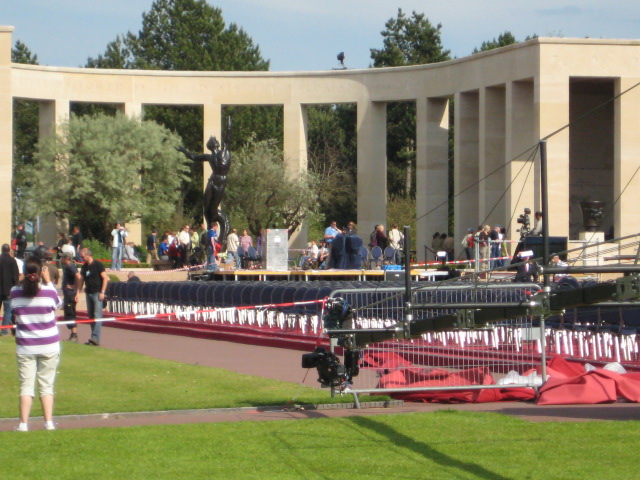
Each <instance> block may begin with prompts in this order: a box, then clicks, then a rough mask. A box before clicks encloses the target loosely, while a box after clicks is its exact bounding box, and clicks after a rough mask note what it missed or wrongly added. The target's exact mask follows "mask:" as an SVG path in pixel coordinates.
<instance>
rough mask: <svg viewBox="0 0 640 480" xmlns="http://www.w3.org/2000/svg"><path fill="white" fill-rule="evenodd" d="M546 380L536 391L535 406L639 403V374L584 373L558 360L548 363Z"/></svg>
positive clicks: (596, 371) (572, 364)
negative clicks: (537, 395)
mask: <svg viewBox="0 0 640 480" xmlns="http://www.w3.org/2000/svg"><path fill="white" fill-rule="evenodd" d="M548 365H549V366H548V369H547V374H548V375H549V376H550V378H549V379H548V380H547V381H546V382H545V384H544V385H543V386H542V387H541V388H540V392H539V393H540V396H539V397H538V401H537V402H536V403H537V404H538V405H571V404H592V403H612V402H616V401H617V400H618V398H624V399H625V400H628V401H630V402H640V374H639V373H623V374H620V373H615V372H612V371H609V370H606V369H604V368H598V369H596V370H591V371H589V372H587V371H586V370H585V368H584V366H583V365H581V364H579V363H573V362H567V361H566V360H565V359H564V358H562V357H555V358H553V359H552V360H551V361H550V362H549V364H548Z"/></svg>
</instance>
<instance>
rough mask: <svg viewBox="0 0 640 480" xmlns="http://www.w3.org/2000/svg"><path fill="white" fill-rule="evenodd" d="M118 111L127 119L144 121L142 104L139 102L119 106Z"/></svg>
mask: <svg viewBox="0 0 640 480" xmlns="http://www.w3.org/2000/svg"><path fill="white" fill-rule="evenodd" d="M118 111H120V112H121V113H123V114H125V115H126V116H127V117H131V118H137V119H138V120H142V104H141V103H137V102H125V103H120V104H119V105H118Z"/></svg>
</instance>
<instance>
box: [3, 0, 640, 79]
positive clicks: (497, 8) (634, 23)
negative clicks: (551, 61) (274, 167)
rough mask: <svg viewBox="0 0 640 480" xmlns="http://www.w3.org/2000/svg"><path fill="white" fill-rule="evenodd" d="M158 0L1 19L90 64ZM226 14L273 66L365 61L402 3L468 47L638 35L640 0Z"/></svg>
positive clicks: (50, 50) (63, 0) (412, 0)
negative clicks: (504, 37) (508, 40)
mask: <svg viewBox="0 0 640 480" xmlns="http://www.w3.org/2000/svg"><path fill="white" fill-rule="evenodd" d="M152 3H153V0H109V1H105V0H0V25H3V26H6V25H11V26H13V27H14V28H15V30H14V32H13V43H14V45H15V42H16V41H17V40H20V41H21V42H22V43H24V44H26V45H27V47H28V48H29V49H30V50H31V52H32V53H33V54H35V55H37V56H38V62H39V63H40V64H41V65H50V66H59V67H81V66H84V65H85V64H86V62H87V59H88V58H89V57H94V58H95V57H97V56H98V55H99V54H101V53H104V51H105V49H106V46H107V44H108V43H109V42H111V41H112V40H114V39H115V38H116V36H117V35H118V34H125V33H127V32H128V31H131V32H134V33H137V32H138V31H139V30H140V28H141V27H142V13H143V12H148V11H149V10H150V8H151V5H152ZM209 3H210V4H211V5H213V6H215V7H218V8H220V9H221V10H222V16H223V18H224V20H225V22H226V23H227V25H228V24H230V23H235V24H237V25H238V26H239V27H241V28H243V29H244V30H245V31H246V32H247V34H248V35H249V36H250V37H251V38H252V39H253V42H254V44H257V45H258V46H259V47H260V52H261V54H262V57H263V58H265V59H268V60H270V62H271V68H270V70H271V71H318V70H330V69H332V68H336V67H338V66H339V62H338V60H337V58H336V56H337V54H338V53H339V52H344V54H345V61H344V64H345V66H346V67H347V68H350V69H358V68H368V67H369V66H370V63H371V56H370V49H372V48H376V49H380V48H382V46H383V45H382V40H383V38H382V35H380V32H381V31H382V30H384V28H385V23H386V21H387V20H389V19H390V18H395V17H396V15H397V12H398V8H402V10H403V11H404V12H405V13H407V14H408V15H410V14H411V12H412V11H414V10H415V11H416V12H418V13H424V14H425V15H426V16H427V18H428V19H429V20H430V21H431V23H432V24H434V25H437V24H442V31H441V33H442V43H443V46H444V48H445V49H448V50H450V51H451V55H452V56H454V57H465V56H467V55H469V54H471V52H472V51H473V49H474V48H476V47H478V48H479V47H480V45H481V44H482V42H483V41H487V40H492V39H493V38H496V37H497V36H498V35H500V34H501V33H503V32H505V31H510V32H511V33H513V35H514V36H515V37H516V39H518V40H523V39H524V38H526V37H527V36H530V35H534V34H537V35H538V36H541V37H546V36H550V37H566V38H585V37H591V38H617V39H631V38H640V1H638V0H611V1H608V2H605V1H602V0H572V1H564V0H550V1H549V0H537V1H522V0H488V1H486V2H479V1H477V0H449V1H431V2H430V1H427V0H396V2H393V1H390V0H341V1H337V0H320V1H309V0H209Z"/></svg>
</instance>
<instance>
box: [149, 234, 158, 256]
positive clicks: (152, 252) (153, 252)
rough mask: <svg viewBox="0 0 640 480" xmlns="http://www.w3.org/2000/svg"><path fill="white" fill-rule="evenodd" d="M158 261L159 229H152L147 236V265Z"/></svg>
mask: <svg viewBox="0 0 640 480" xmlns="http://www.w3.org/2000/svg"><path fill="white" fill-rule="evenodd" d="M151 260H158V229H157V228H152V229H151V233H150V234H149V235H148V236H147V263H151Z"/></svg>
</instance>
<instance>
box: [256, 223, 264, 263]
mask: <svg viewBox="0 0 640 480" xmlns="http://www.w3.org/2000/svg"><path fill="white" fill-rule="evenodd" d="M263 245H264V230H262V229H260V232H258V238H256V252H257V254H258V258H262V253H263V252H262V247H263Z"/></svg>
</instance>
